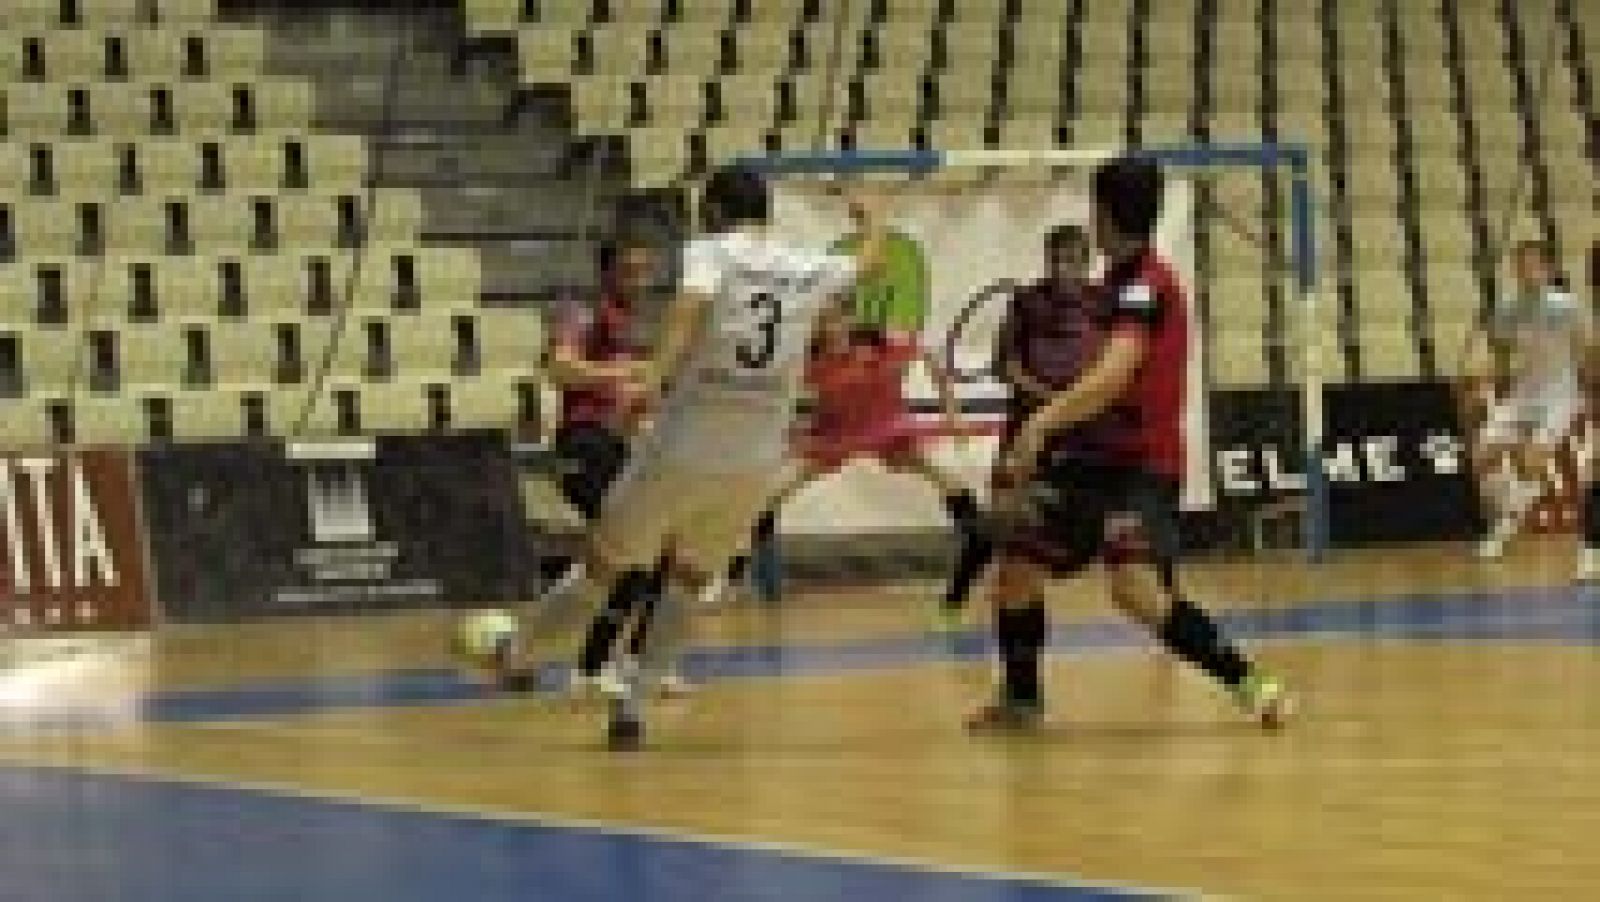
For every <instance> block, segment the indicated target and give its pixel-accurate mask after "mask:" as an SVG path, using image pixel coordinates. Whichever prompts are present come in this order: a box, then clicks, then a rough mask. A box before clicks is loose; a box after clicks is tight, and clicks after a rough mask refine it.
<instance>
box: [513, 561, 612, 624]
mask: <svg viewBox="0 0 1600 902" xmlns="http://www.w3.org/2000/svg"><path fill="white" fill-rule="evenodd" d="M610 593H611V584H610V583H601V582H599V581H597V580H595V579H592V578H591V577H590V576H589V573H588V570H587V569H586V568H585V567H584V566H583V565H582V564H574V565H573V566H571V567H569V568H567V572H566V574H564V575H563V576H562V577H561V578H560V579H558V580H556V583H555V585H553V586H551V587H550V588H549V589H546V590H545V592H544V593H543V594H542V595H540V596H539V598H538V599H537V600H535V601H534V602H532V603H531V604H528V605H526V606H524V607H523V609H522V610H521V611H520V612H519V614H518V627H519V629H518V632H519V634H520V635H521V636H523V637H524V638H525V639H531V638H533V637H535V636H547V635H550V634H553V633H563V632H566V631H568V630H571V629H574V628H576V627H577V625H578V623H579V622H580V620H581V618H583V617H584V616H585V615H588V614H590V613H591V612H593V611H594V610H595V608H596V607H597V606H598V605H599V604H600V602H601V601H602V600H604V599H605V597H606V596H607V595H609V594H610Z"/></svg>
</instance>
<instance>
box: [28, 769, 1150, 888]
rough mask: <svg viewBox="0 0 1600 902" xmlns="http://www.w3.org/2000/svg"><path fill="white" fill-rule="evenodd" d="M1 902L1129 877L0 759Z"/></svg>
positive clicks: (961, 884) (934, 884) (1015, 884)
mask: <svg viewBox="0 0 1600 902" xmlns="http://www.w3.org/2000/svg"><path fill="white" fill-rule="evenodd" d="M0 811H3V812H4V816H3V817H0V900H4V902H113V900H115V902H246V900H261V902H268V900H273V902H276V900H300V902H324V900H326V902H498V900H519V902H588V900H593V902H643V900H649V902H723V900H728V902H732V900H740V902H801V900H861V902H866V900H872V902H902V900H903V902H912V900H917V902H1044V900H1051V902H1078V900H1095V899H1126V898H1131V897H1136V896H1137V897H1144V898H1155V897H1156V896H1155V895H1154V894H1152V893H1141V892H1137V891H1135V890H1132V889H1112V888H1098V887H1094V886H1090V885H1085V886H1072V885H1068V884H1052V883H1042V882H1035V881H1030V880H1025V879H1012V878H1005V877H999V876H996V877H985V876H981V875H967V874H952V873H946V872H938V871H929V870H918V869H916V868H912V867H902V866H898V865H891V864H883V863H877V862H872V861H864V860H851V859H838V858H825V857H814V856H809V855H799V854H788V853H783V852H777V851H769V850H761V849H751V848H741V847H736V846H730V845H720V844H713V843H707V842H700V841H695V840H692V839H683V840H677V839H669V838H665V837H659V836H645V835H639V834H633V833H626V832H610V831H601V830H592V829H578V828H569V827H557V826H548V825H542V824H537V823H521V822H509V821H495V820H487V819H479V818H471V817H466V816H457V815H440V814H431V813H426V812H420V811H411V810H404V809H397V808H383V807H375V806H367V805H358V804H354V803H346V802H335V801H322V800H312V799H305V798H300V797H293V796H287V795H276V794H271V793H265V792H257V791H252V790H242V789H235V788H230V787H220V786H205V785H197V784H186V783H175V782H163V781H158V780H146V779H129V778H121V777H111V776H100V775H89V774H83V773H77V772H73V771H67V770H57V769H51V768H17V769H0Z"/></svg>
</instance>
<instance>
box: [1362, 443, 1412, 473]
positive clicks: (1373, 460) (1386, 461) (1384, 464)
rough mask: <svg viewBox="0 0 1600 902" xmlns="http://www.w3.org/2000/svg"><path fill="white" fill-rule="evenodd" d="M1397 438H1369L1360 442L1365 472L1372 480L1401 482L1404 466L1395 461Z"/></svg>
mask: <svg viewBox="0 0 1600 902" xmlns="http://www.w3.org/2000/svg"><path fill="white" fill-rule="evenodd" d="M1397 443H1398V442H1397V440H1396V439H1394V438H1393V437H1391V436H1380V437H1377V438H1369V439H1367V440H1366V441H1365V442H1363V443H1362V450H1363V451H1364V452H1366V453H1365V455H1364V456H1365V458H1366V461H1367V473H1368V475H1369V476H1370V477H1371V478H1372V481H1373V482H1403V481H1404V480H1405V478H1406V468H1405V467H1402V466H1400V465H1399V464H1398V463H1396V462H1395V445H1396V444H1397Z"/></svg>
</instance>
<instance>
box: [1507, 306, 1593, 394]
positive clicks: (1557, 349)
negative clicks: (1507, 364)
mask: <svg viewBox="0 0 1600 902" xmlns="http://www.w3.org/2000/svg"><path fill="white" fill-rule="evenodd" d="M1587 332H1588V318H1587V316H1586V314H1585V313H1584V310H1583V306H1582V304H1580V303H1579V301H1578V299H1577V298H1576V297H1574V296H1573V294H1572V293H1571V292H1569V291H1567V290H1565V289H1563V288H1559V287H1550V288H1546V289H1544V290H1542V291H1539V292H1537V293H1535V294H1529V295H1525V296H1522V297H1515V298H1511V299H1509V300H1508V301H1507V302H1505V303H1504V304H1502V305H1501V307H1500V309H1498V310H1496V311H1495V316H1494V333H1495V337H1496V338H1497V339H1498V340H1499V341H1500V342H1502V346H1503V347H1505V348H1506V350H1507V351H1508V352H1509V353H1510V354H1511V367H1512V384H1511V386H1510V390H1509V391H1508V392H1507V394H1508V396H1510V397H1512V398H1519V399H1526V400H1530V401H1531V400H1539V399H1552V398H1553V399H1563V398H1575V397H1577V395H1578V368H1579V364H1580V361H1579V360H1578V358H1577V355H1576V352H1575V348H1574V338H1575V337H1576V336H1582V335H1584V334H1586V333H1587Z"/></svg>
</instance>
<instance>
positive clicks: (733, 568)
mask: <svg viewBox="0 0 1600 902" xmlns="http://www.w3.org/2000/svg"><path fill="white" fill-rule="evenodd" d="M777 532H778V512H777V511H770V510H769V511H763V512H762V514H761V516H759V517H757V518H756V525H755V528H754V529H752V530H751V531H750V554H741V555H738V556H737V557H735V558H734V559H733V560H732V561H731V562H730V563H729V564H728V582H730V583H739V582H742V581H743V580H744V578H745V576H746V575H747V574H748V573H749V572H750V559H751V556H752V555H754V554H755V553H756V552H757V551H759V550H760V549H762V548H763V547H765V546H766V545H767V544H768V543H770V542H771V541H772V537H773V536H774V535H776V534H777Z"/></svg>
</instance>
